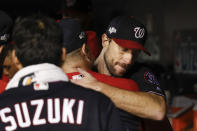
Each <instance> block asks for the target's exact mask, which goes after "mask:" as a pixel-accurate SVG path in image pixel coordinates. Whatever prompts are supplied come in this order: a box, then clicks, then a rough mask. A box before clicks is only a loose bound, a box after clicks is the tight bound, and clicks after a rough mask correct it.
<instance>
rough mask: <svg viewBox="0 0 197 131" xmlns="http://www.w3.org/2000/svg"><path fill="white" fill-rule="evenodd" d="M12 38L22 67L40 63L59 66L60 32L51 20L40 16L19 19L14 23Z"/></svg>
mask: <svg viewBox="0 0 197 131" xmlns="http://www.w3.org/2000/svg"><path fill="white" fill-rule="evenodd" d="M12 38H13V41H14V43H15V48H14V49H15V50H16V56H17V57H18V59H19V61H20V62H21V64H22V65H23V67H25V66H29V65H33V64H40V63H52V64H55V65H58V66H59V65H60V64H61V55H62V32H61V29H60V27H59V25H58V24H57V23H56V21H55V20H54V19H53V18H50V17H48V16H44V15H40V14H39V15H32V16H29V17H24V18H21V19H20V20H18V21H17V22H16V23H15V26H14V29H13V34H12Z"/></svg>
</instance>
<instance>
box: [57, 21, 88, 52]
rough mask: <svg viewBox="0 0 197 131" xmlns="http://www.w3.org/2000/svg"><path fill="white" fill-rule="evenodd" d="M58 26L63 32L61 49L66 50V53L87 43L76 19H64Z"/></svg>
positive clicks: (85, 36)
mask: <svg viewBox="0 0 197 131" xmlns="http://www.w3.org/2000/svg"><path fill="white" fill-rule="evenodd" d="M59 25H60V27H61V29H62V31H63V47H65V48H66V52H67V53H70V52H72V51H74V50H76V49H78V48H81V46H82V45H83V43H85V42H86V41H87V35H86V33H85V32H84V31H83V30H82V28H81V25H80V22H79V21H78V20H77V19H74V18H65V19H62V20H60V22H59Z"/></svg>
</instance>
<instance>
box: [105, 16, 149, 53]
mask: <svg viewBox="0 0 197 131" xmlns="http://www.w3.org/2000/svg"><path fill="white" fill-rule="evenodd" d="M106 35H107V36H108V37H109V38H111V39H112V40H114V41H115V42H116V43H117V44H118V45H120V46H122V47H124V48H129V49H137V50H143V51H144V52H145V53H146V54H148V55H150V53H149V52H148V51H147V49H146V48H144V44H145V42H146V38H147V29H146V27H145V26H144V25H143V24H142V23H141V22H139V21H138V20H136V19H135V18H133V17H130V16H118V17H115V18H114V19H113V20H112V21H111V22H110V24H109V26H108V28H107V30H106Z"/></svg>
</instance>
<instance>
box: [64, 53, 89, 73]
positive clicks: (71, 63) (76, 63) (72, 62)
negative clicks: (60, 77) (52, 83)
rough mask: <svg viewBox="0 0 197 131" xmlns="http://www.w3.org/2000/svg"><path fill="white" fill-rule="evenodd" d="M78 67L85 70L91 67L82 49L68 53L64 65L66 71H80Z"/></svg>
mask: <svg viewBox="0 0 197 131" xmlns="http://www.w3.org/2000/svg"><path fill="white" fill-rule="evenodd" d="M77 68H82V69H84V70H88V69H90V67H89V66H88V64H87V62H86V61H85V60H84V58H83V57H82V56H81V54H80V51H76V52H74V53H71V54H68V55H67V56H66V60H65V61H64V64H63V65H62V69H63V71H64V72H65V73H72V72H78V70H77Z"/></svg>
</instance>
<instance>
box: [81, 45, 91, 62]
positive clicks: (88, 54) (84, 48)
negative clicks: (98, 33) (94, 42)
mask: <svg viewBox="0 0 197 131" xmlns="http://www.w3.org/2000/svg"><path fill="white" fill-rule="evenodd" d="M81 55H82V56H83V57H84V59H85V60H86V61H88V62H90V61H91V60H92V53H91V52H90V50H89V49H88V47H87V44H85V43H84V44H83V45H82V47H81Z"/></svg>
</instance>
